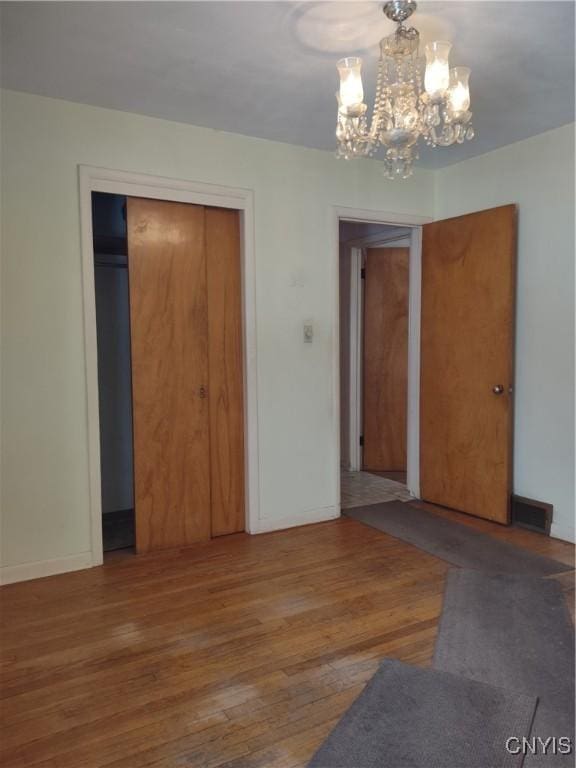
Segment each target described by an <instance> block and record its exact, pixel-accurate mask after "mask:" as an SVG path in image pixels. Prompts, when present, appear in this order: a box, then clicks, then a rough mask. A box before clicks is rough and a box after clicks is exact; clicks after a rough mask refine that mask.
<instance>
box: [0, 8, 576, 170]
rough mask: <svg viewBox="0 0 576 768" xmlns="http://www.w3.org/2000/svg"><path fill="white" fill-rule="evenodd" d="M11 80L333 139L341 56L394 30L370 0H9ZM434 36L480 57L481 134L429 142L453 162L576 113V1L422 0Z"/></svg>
mask: <svg viewBox="0 0 576 768" xmlns="http://www.w3.org/2000/svg"><path fill="white" fill-rule="evenodd" d="M1 14H2V30H1V43H2V58H1V74H2V78H1V80H2V85H3V86H4V87H6V88H11V89H15V90H22V91H28V92H31V93H36V94H42V95H45V96H52V97H56V98H61V99H67V100H70V101H77V102H81V103H85V104H93V105H97V106H102V107H108V108H112V109H120V110H124V111H128V112H138V113H141V114H145V115H152V116H155V117H162V118H166V119H168V120H176V121H180V122H185V123H191V124H193V125H200V126H206V127H210V128H216V129H218V130H222V131H231V132H234V133H241V134H246V135H249V136H256V137H259V138H263V139H273V140H276V141H282V142H288V143H290V144H299V145H303V146H306V147H315V148H318V149H326V150H332V149H333V148H334V143H335V139H334V128H335V117H336V100H335V96H334V94H335V91H336V89H337V73H336V68H335V62H336V60H337V59H338V58H339V57H340V56H342V55H349V54H359V55H361V56H363V57H364V60H365V65H364V73H365V77H364V83H365V90H366V93H367V100H368V102H370V100H371V97H372V94H373V92H374V82H375V65H376V61H377V56H378V41H379V39H380V37H382V36H384V35H386V34H389V32H391V31H392V29H393V28H394V25H393V24H392V23H391V22H389V21H387V20H386V19H385V18H384V16H383V14H382V11H381V4H379V3H367V2H344V3H341V2H304V3H290V2H144V3H141V2H100V3H97V2H95V3H93V2H79V3H75V2H64V3H60V2H39V3H35V2H8V3H2V7H1ZM411 21H412V23H413V25H414V26H416V27H417V28H418V29H419V31H420V33H421V36H422V38H423V40H424V42H426V41H427V40H429V39H449V40H451V41H452V42H453V44H454V48H453V52H452V57H451V63H452V64H453V65H456V64H467V65H468V66H470V67H472V76H471V81H470V82H471V93H472V109H473V110H474V126H475V129H476V134H477V137H476V138H475V139H474V140H473V141H472V142H467V143H466V144H465V145H463V146H456V147H450V148H446V149H437V150H429V149H423V150H422V152H421V159H420V161H419V165H421V166H424V167H441V166H444V165H449V164H450V163H453V162H456V161H458V160H461V159H464V158H466V157H471V156H474V155H478V154H482V153H483V152H487V151H489V150H491V149H495V148H496V147H500V146H503V145H505V144H509V143H512V142H514V141H518V140H520V139H524V138H527V137H529V136H532V135H535V134H537V133H541V132H543V131H546V130H549V129H551V128H555V127H557V126H560V125H564V124H566V123H569V122H571V121H573V120H574V3H573V2H569V1H566V2H548V1H545V2H537V1H536V2H486V0H481V1H479V2H476V1H475V0H466V1H465V2H459V1H458V0H456V1H450V2H421V3H420V4H419V8H418V11H417V12H416V14H415V15H414V16H413V17H412V20H411Z"/></svg>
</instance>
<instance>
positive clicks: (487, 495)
mask: <svg viewBox="0 0 576 768" xmlns="http://www.w3.org/2000/svg"><path fill="white" fill-rule="evenodd" d="M423 229H424V232H423V244H422V336H421V355H422V357H421V393H420V491H421V496H422V498H423V499H426V500H428V501H431V502H434V503H436V504H441V505H443V506H446V507H451V508H453V509H457V510H460V511H462V512H468V513H470V514H472V515H477V516H479V517H484V518H487V519H489V520H495V521H497V522H499V523H507V522H508V518H509V502H510V493H511V489H512V395H511V389H512V385H513V344H514V296H515V260H516V207H515V206H514V205H507V206H504V207H501V208H494V209H491V210H488V211H481V212H480V213H472V214H469V215H467V216H459V217H457V218H454V219H448V220H446V221H437V222H435V223H433V224H427V225H425V226H424V228H423Z"/></svg>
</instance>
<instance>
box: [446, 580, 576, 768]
mask: <svg viewBox="0 0 576 768" xmlns="http://www.w3.org/2000/svg"><path fill="white" fill-rule="evenodd" d="M434 668H435V669H439V670H444V671H448V672H453V673H455V674H458V675H463V676H464V677H467V678H470V679H473V680H478V681H481V682H484V683H489V684H492V685H501V686H503V687H504V688H506V689H509V690H513V691H518V692H520V693H524V694H526V695H528V696H537V697H538V698H539V703H538V707H537V710H536V716H535V720H534V727H533V730H532V736H536V737H537V736H541V737H542V738H547V737H549V736H556V737H559V736H569V737H570V738H572V741H573V743H574V629H573V626H572V621H571V619H570V616H569V613H568V609H567V606H566V602H565V597H564V595H563V594H562V590H561V588H560V585H559V584H557V583H556V582H555V581H551V580H544V579H531V578H522V577H515V576H506V575H490V574H485V573H479V572H475V571H461V570H452V571H450V572H449V574H448V579H447V582H446V591H445V594H444V607H443V612H442V618H441V621H440V628H439V632H438V637H437V640H436V649H435V657H434ZM524 765H525V766H526V767H527V766H532V765H541V766H548V765H550V766H552V765H567V766H568V765H570V766H574V755H571V756H565V757H562V756H558V757H552V756H550V755H548V756H546V757H542V756H540V757H533V756H528V757H527V758H526V761H525V763H524Z"/></svg>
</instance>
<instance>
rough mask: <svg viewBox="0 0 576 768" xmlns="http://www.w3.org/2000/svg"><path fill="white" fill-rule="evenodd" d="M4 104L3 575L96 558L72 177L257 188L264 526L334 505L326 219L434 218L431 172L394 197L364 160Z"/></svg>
mask: <svg viewBox="0 0 576 768" xmlns="http://www.w3.org/2000/svg"><path fill="white" fill-rule="evenodd" d="M1 106H2V163H3V168H2V185H3V186H2V194H3V232H2V237H3V287H4V294H3V307H2V311H3V323H2V327H3V332H4V366H3V387H2V395H3V403H4V429H3V440H4V461H3V475H4V482H3V489H2V491H3V529H4V536H3V555H2V564H3V566H13V565H16V564H20V563H29V562H38V561H44V560H48V559H55V558H63V557H66V556H69V555H74V554H77V553H81V552H85V551H87V550H88V549H89V547H90V536H89V510H88V469H87V467H88V465H87V460H88V459H87V426H86V389H85V388H86V382H85V374H84V346H83V344H84V337H83V327H82V322H83V315H82V283H81V259H80V231H79V205H78V164H88V165H95V166H101V167H106V168H115V169H122V170H128V171H136V172H141V173H149V174H155V175H159V176H167V177H172V178H180V179H187V180H194V181H200V182H209V183H214V184H222V185H229V186H234V187H244V188H249V189H252V190H254V196H255V216H256V233H255V241H256V269H257V324H258V328H257V336H258V343H257V347H258V348H257V361H258V398H259V405H258V429H259V438H260V439H259V443H260V444H259V448H260V484H261V487H260V513H261V516H262V517H265V518H267V519H268V520H285V519H287V518H294V517H295V516H301V515H305V514H306V513H313V512H314V511H315V510H319V511H321V510H323V509H325V508H330V507H333V506H334V505H335V504H337V498H336V491H335V489H336V477H335V471H336V467H337V458H336V446H335V445H334V440H333V435H334V432H335V426H336V424H335V419H336V418H337V416H336V409H335V403H334V401H333V395H332V392H333V384H334V382H333V346H332V344H333V334H334V332H335V328H334V315H335V309H336V308H335V288H334V289H333V288H332V287H331V286H335V285H336V283H335V282H334V280H335V269H336V268H337V262H336V253H335V252H334V251H333V246H332V237H333V230H332V223H333V220H332V216H333V213H332V209H331V206H333V205H338V206H352V207H358V208H367V209H373V210H386V211H398V212H402V213H404V212H406V213H416V214H422V215H426V214H427V215H430V216H431V215H432V207H433V182H434V180H433V174H432V173H430V172H419V173H418V174H416V176H415V178H414V179H413V180H411V181H410V182H409V183H407V184H396V183H393V182H389V181H387V180H386V179H385V178H384V177H383V175H382V173H381V168H380V164H379V163H374V162H371V161H363V162H360V163H351V164H349V163H344V162H341V161H337V160H336V159H335V158H334V157H333V155H332V154H331V153H327V152H319V151H315V150H307V149H303V148H299V147H293V146H290V145H287V144H280V143H275V142H268V141H262V140H258V139H251V138H247V137H243V136H238V135H232V134H226V133H219V132H217V131H212V130H207V129H203V128H195V127H191V126H189V125H184V124H180V123H172V122H168V121H164V120H157V119H152V118H148V117H142V116H138V115H134V114H128V113H125V112H116V111H111V110H105V109H99V108H94V107H88V106H83V105H79V104H73V103H70V102H64V101H58V100H53V99H47V98H43V97H38V96H32V95H28V94H23V93H15V92H9V91H5V92H4V93H3V94H2V104H1ZM294 278H296V279H294ZM293 283H296V284H297V286H296V287H292V284H293ZM302 283H303V285H302ZM309 317H312V318H313V319H314V323H315V336H314V343H313V345H312V346H309V345H304V344H302V323H303V321H304V319H305V318H309Z"/></svg>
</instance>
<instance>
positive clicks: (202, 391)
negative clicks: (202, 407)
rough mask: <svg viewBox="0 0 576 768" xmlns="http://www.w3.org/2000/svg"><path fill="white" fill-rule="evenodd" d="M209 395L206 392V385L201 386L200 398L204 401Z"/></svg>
mask: <svg viewBox="0 0 576 768" xmlns="http://www.w3.org/2000/svg"><path fill="white" fill-rule="evenodd" d="M207 394H208V393H207V392H206V387H205V386H204V384H202V386H201V387H200V389H199V390H198V395H199V396H200V398H201V399H202V400H203V399H204V398H205V397H206V395H207Z"/></svg>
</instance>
